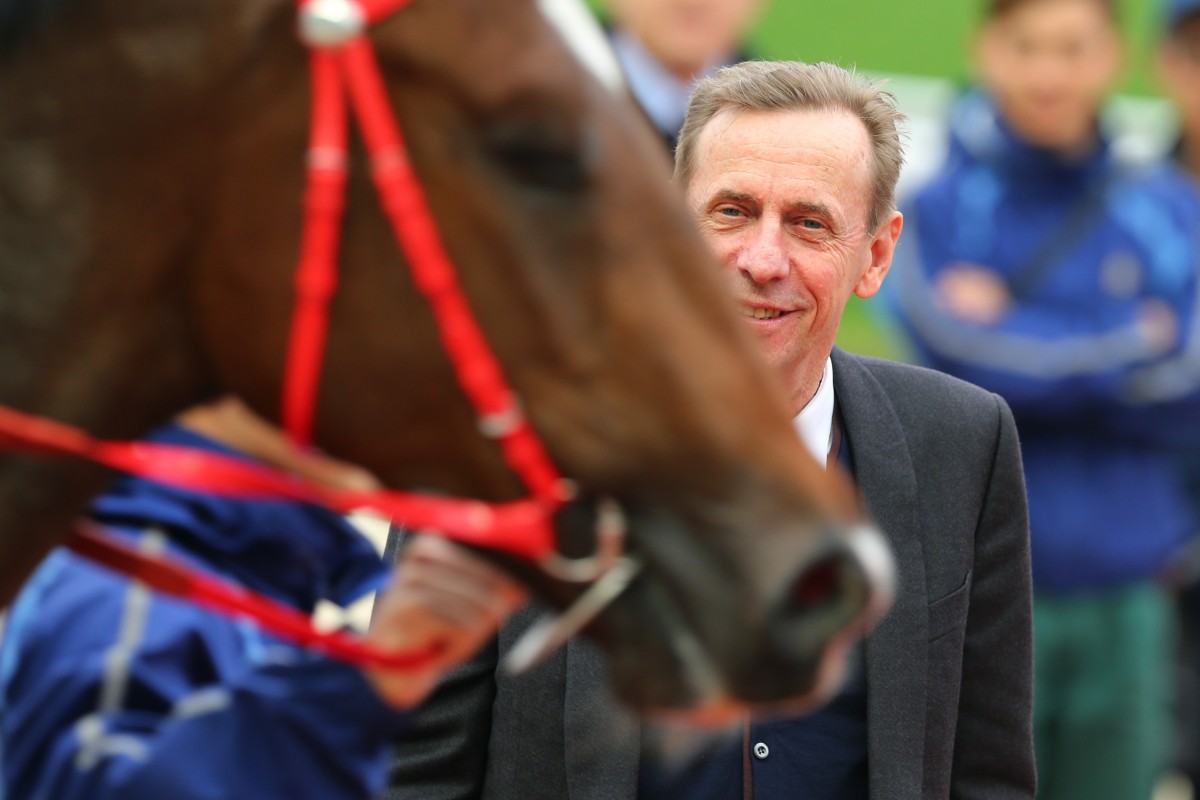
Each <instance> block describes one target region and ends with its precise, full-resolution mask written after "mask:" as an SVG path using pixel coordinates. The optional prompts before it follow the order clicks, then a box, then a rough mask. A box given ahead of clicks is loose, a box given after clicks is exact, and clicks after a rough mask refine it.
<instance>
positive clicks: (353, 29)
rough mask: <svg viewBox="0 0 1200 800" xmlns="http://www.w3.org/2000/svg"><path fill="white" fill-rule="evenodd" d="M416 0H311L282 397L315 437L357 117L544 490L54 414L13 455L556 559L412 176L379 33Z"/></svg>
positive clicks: (262, 612)
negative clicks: (112, 437)
mask: <svg viewBox="0 0 1200 800" xmlns="http://www.w3.org/2000/svg"><path fill="white" fill-rule="evenodd" d="M409 2H411V0H300V2H299V12H300V28H301V35H302V38H303V39H305V40H306V42H307V43H308V44H309V45H310V46H311V56H310V59H311V73H312V93H313V102H312V129H311V137H310V142H309V151H308V169H307V175H308V180H307V188H306V191H305V196H304V228H303V234H302V238H301V245H300V258H299V265H298V266H297V269H296V306H295V311H294V315H293V319H292V329H291V338H290V343H289V347H288V353H287V364H286V370H285V373H284V374H285V377H284V388H283V398H282V418H283V423H284V427H285V429H286V431H287V432H288V434H289V435H290V436H291V438H292V439H293V441H295V442H296V443H297V445H298V446H307V445H308V444H309V442H310V441H311V435H312V427H313V418H314V415H315V408H316V396H317V387H318V384H319V380H320V374H321V363H322V360H323V357H324V351H325V341H326V335H327V332H328V327H329V304H330V301H331V299H332V297H333V293H334V291H335V290H336V286H337V277H338V275H337V257H338V251H339V246H340V240H341V223H342V211H343V208H344V206H345V191H346V171H347V161H348V152H347V140H348V127H349V125H348V122H349V119H348V118H349V115H350V114H351V113H353V114H354V116H355V120H356V123H357V127H358V129H359V130H360V131H361V132H362V136H363V139H364V141H365V144H366V149H367V152H368V153H369V155H370V158H371V167H372V172H373V175H374V180H375V184H376V187H377V189H378V192H379V196H380V201H381V203H382V205H383V209H384V212H385V214H386V216H387V218H388V220H389V222H390V224H391V226H392V229H393V231H394V233H395V236H396V239H397V241H398V243H399V245H400V248H401V250H402V251H403V253H404V255H405V257H406V260H407V262H408V265H409V268H410V270H411V271H412V275H413V278H414V281H415V283H416V285H417V287H418V288H419V290H420V291H421V292H422V294H423V295H424V296H425V297H426V298H427V300H428V301H429V303H430V305H431V307H432V309H433V313H434V316H435V318H436V320H437V324H438V329H439V332H440V335H441V340H442V343H443V345H444V346H445V348H446V351H447V353H448V354H449V356H450V360H451V362H452V363H453V365H454V369H455V373H456V375H457V377H458V381H459V383H460V384H461V386H462V388H463V390H464V391H465V393H466V394H467V396H468V398H469V399H470V401H471V403H472V405H473V406H474V407H475V409H476V412H477V414H478V415H479V420H480V427H481V430H482V431H483V432H484V433H485V434H487V435H488V436H490V437H492V438H494V439H496V440H497V442H498V443H499V445H500V447H501V449H502V451H503V454H504V457H505V459H506V461H507V463H508V464H509V465H510V467H511V468H512V469H513V471H514V472H516V473H517V474H518V475H519V476H520V478H521V480H522V481H523V482H524V484H525V485H526V487H527V488H528V489H529V491H530V496H529V497H528V498H526V499H523V500H518V501H514V502H509V503H503V504H488V503H484V502H482V501H477V500H464V499H454V498H442V497H432V496H427V495H419V494H414V493H409V492H398V491H376V492H347V491H336V490H332V489H328V488H325V487H322V486H319V485H316V484H314V483H311V482H308V481H305V480H303V479H300V478H298V477H295V476H291V475H286V474H284V473H282V472H279V471H275V470H271V469H268V468H266V467H263V466H261V465H257V464H251V463H248V462H245V461H242V460H239V459H235V458H229V457H224V456H221V455H218V454H214V453H211V452H204V451H197V450H191V449H187V448H182V447H174V446H166V445H156V444H146V443H136V442H105V441H98V440H95V439H92V438H91V437H90V436H88V435H87V434H86V433H84V432H82V431H80V430H77V429H75V428H71V427H68V426H66V425H62V424H59V423H56V422H52V421H49V420H46V419H42V418H38V417H33V416H30V415H26V414H23V413H20V412H17V411H13V410H11V409H6V408H3V407H0V447H3V448H4V449H7V450H12V451H20V452H27V453H37V454H44V455H53V456H70V457H79V458H86V459H90V460H92V461H95V462H97V463H100V464H103V465H106V466H109V467H112V468H114V469H117V470H121V471H123V472H128V473H131V474H134V475H138V476H141V477H144V478H148V479H151V480H155V481H161V482H164V483H170V484H174V485H178V486H182V487H184V488H188V489H193V490H196V491H203V492H211V493H214V494H221V495H227V496H232V497H242V498H254V499H268V498H272V499H280V500H289V501H299V502H306V503H316V504H319V505H322V506H325V507H328V508H330V509H333V510H335V511H339V512H349V511H352V510H355V509H362V508H367V509H372V510H374V511H377V512H379V513H381V514H383V515H384V516H386V517H388V518H389V519H391V520H392V521H393V522H395V523H396V524H399V525H403V526H405V527H407V528H410V529H413V530H421V531H424V530H429V531H431V532H435V533H438V534H441V535H444V536H447V537H450V538H453V539H456V540H459V541H462V542H466V543H470V544H474V545H479V546H483V547H487V548H493V549H498V550H504V551H506V552H509V553H512V554H514V555H517V556H520V557H523V558H526V559H530V560H534V561H537V560H542V559H545V558H548V557H550V556H552V555H553V554H554V544H555V538H554V528H553V516H554V513H555V512H556V511H557V510H558V509H559V508H561V507H562V505H563V504H564V503H566V502H568V501H569V500H570V499H571V483H570V482H569V481H567V480H565V479H563V477H562V476H561V475H560V474H559V472H558V469H557V468H556V467H555V465H554V463H553V462H552V461H551V459H550V457H549V455H548V454H547V452H546V449H545V447H544V446H543V444H542V441H541V439H539V438H538V436H537V434H536V433H535V432H534V430H533V429H532V427H530V425H529V423H528V421H527V420H526V419H525V417H524V415H523V414H522V413H521V410H520V405H519V403H518V402H517V399H516V395H515V394H514V392H513V391H512V389H511V388H510V387H509V385H508V383H507V381H506V380H505V378H504V375H503V372H502V370H501V368H500V364H499V362H498V361H497V359H496V357H495V355H494V354H493V353H492V351H491V348H489V347H488V344H487V341H486V339H485V338H484V336H483V333H482V331H481V330H480V328H479V326H478V324H477V323H476V321H475V317H474V315H473V314H472V313H471V310H470V307H469V306H468V304H467V301H466V298H465V296H464V294H463V292H462V288H461V286H460V284H459V282H458V277H457V274H456V272H455V269H454V265H453V263H452V262H451V260H450V258H449V256H448V255H447V253H446V249H445V246H444V245H443V243H442V239H441V236H440V234H439V232H438V228H437V224H436V222H435V220H434V217H433V214H432V212H431V211H430V209H429V204H428V202H427V201H426V198H425V194H424V192H423V190H422V188H421V185H420V182H419V181H418V180H417V177H416V175H415V173H414V172H413V169H412V165H411V163H410V161H409V159H408V153H407V150H406V148H405V145H404V139H403V136H402V134H401V131H400V128H399V126H398V124H397V122H396V119H395V114H394V112H393V110H392V107H391V104H390V102H389V100H388V96H387V91H386V88H385V86H384V82H383V77H382V75H381V73H380V70H379V66H378V64H377V62H376V59H375V53H374V50H373V49H372V46H371V44H370V42H369V40H368V39H367V38H366V36H365V30H366V28H367V27H368V26H369V25H370V24H371V23H374V22H377V21H379V20H381V19H383V18H385V17H387V16H389V15H390V14H392V13H394V12H396V11H398V10H400V9H401V8H403V7H404V6H406V5H408V3H409ZM67 546H68V547H70V548H71V549H73V550H75V551H76V552H78V553H80V554H81V555H84V556H86V557H88V558H91V559H93V560H95V561H97V562H99V563H102V564H105V565H106V566H109V567H111V568H113V569H116V570H118V571H120V572H123V573H126V574H128V575H130V576H131V577H133V578H135V579H137V580H141V581H143V582H145V583H147V584H148V585H150V586H152V587H153V588H155V589H157V590H159V591H163V592H167V593H170V594H173V595H176V596H179V597H184V598H186V599H189V600H192V601H194V602H196V603H199V604H200V605H204V606H206V607H209V608H212V609H216V610H220V611H222V612H224V613H230V614H234V615H239V616H247V617H250V618H253V619H254V620H255V621H257V622H258V623H259V624H260V625H262V627H263V628H264V629H266V630H268V631H270V632H272V633H274V634H276V635H279V636H281V637H284V638H287V639H289V640H291V641H293V642H296V643H298V644H301V645H305V646H310V647H315V648H317V649H320V650H322V651H324V652H326V653H328V654H329V655H330V656H332V657H334V658H338V659H341V660H344V661H347V662H349V663H352V664H356V665H360V666H366V665H372V666H387V667H392V668H402V667H411V666H415V665H417V664H420V663H423V662H424V661H425V660H426V659H428V658H429V657H431V655H432V653H428V652H427V653H415V654H414V653H392V652H381V651H378V650H376V649H374V648H372V647H370V646H369V645H366V644H364V643H362V642H360V641H357V640H354V639H352V638H350V637H347V636H345V635H344V634H323V633H320V632H318V631H316V630H315V629H314V628H313V627H312V624H311V622H310V621H309V619H308V618H307V617H306V616H304V615H303V614H300V613H299V612H297V611H296V610H294V609H291V608H288V607H286V606H282V605H280V604H279V603H277V602H275V601H272V600H269V599H267V598H264V597H261V596H258V595H256V594H255V593H253V592H250V591H248V590H244V589H241V588H238V587H234V586H232V585H230V584H227V583H224V582H221V581H217V580H215V579H213V578H211V577H209V576H205V575H199V574H194V573H192V572H190V571H189V570H187V569H185V568H183V567H180V566H177V565H173V564H169V563H167V562H166V561H164V560H163V559H161V558H159V557H155V556H149V555H146V554H144V553H141V552H139V551H137V550H134V549H132V548H129V547H126V546H124V545H121V544H119V543H117V542H115V541H114V540H112V539H111V538H110V537H105V536H101V535H99V534H97V533H96V531H95V529H94V528H93V527H90V526H81V527H80V528H79V529H77V530H76V531H75V533H74V534H73V535H72V536H71V537H70V538H69V539H68V541H67Z"/></svg>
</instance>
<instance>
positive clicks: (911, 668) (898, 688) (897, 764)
mask: <svg viewBox="0 0 1200 800" xmlns="http://www.w3.org/2000/svg"><path fill="white" fill-rule="evenodd" d="M833 382H834V389H835V391H836V393H837V402H838V407H839V408H840V409H841V413H842V419H843V420H844V422H845V432H846V438H847V440H848V442H849V445H850V454H851V457H852V458H853V462H854V474H855V481H856V483H857V484H858V487H859V490H860V491H861V492H862V494H863V496H864V498H865V499H866V504H867V507H868V508H869V509H870V512H871V515H872V516H873V517H874V518H875V519H876V520H878V521H879V522H880V525H881V526H882V527H883V528H884V532H885V534H886V535H887V537H888V540H889V542H890V543H891V545H892V552H893V554H894V555H895V557H896V571H897V591H896V600H895V603H894V605H893V607H892V610H891V612H890V613H889V614H888V615H887V617H885V618H884V620H883V622H881V623H880V624H879V626H878V627H877V628H876V629H875V631H874V632H873V633H872V634H871V635H870V637H868V639H867V642H866V658H867V718H868V722H867V746H868V752H869V754H868V768H869V771H870V787H871V792H870V796H871V800H891V799H892V798H902V797H919V796H920V794H921V786H922V763H923V754H924V739H925V702H926V701H925V680H926V675H927V663H926V661H927V657H928V651H927V647H926V645H927V642H928V639H929V636H928V627H929V620H928V610H927V609H928V599H927V597H926V590H925V559H924V553H923V551H922V546H921V536H920V530H919V528H918V515H917V510H918V509H917V485H916V474H915V472H914V470H913V463H912V455H911V453H910V451H909V447H908V442H907V440H906V439H905V436H904V431H903V429H902V428H901V426H900V420H899V418H898V417H897V416H896V413H895V410H894V408H893V406H892V404H891V401H890V400H889V399H888V397H887V395H886V394H885V393H884V391H883V387H882V386H880V384H879V382H878V381H876V380H875V378H874V377H873V376H872V375H871V373H870V371H869V370H868V369H867V367H866V366H864V365H863V364H862V363H861V362H860V361H858V360H856V359H855V358H854V357H853V356H851V355H848V354H846V353H844V352H842V351H840V350H834V352H833Z"/></svg>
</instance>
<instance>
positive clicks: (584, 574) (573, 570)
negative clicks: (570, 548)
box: [538, 497, 629, 583]
mask: <svg viewBox="0 0 1200 800" xmlns="http://www.w3.org/2000/svg"><path fill="white" fill-rule="evenodd" d="M628 528H629V525H628V523H627V522H626V520H625V512H624V511H622V510H621V506H620V504H619V503H617V501H615V500H613V499H612V498H609V497H604V498H601V499H600V500H599V501H598V502H597V503H596V552H594V553H592V554H591V555H590V556H585V557H583V558H567V557H566V556H564V555H562V554H561V553H559V552H553V553H550V554H549V555H546V556H544V557H543V558H542V559H541V560H539V561H538V566H540V567H541V568H542V570H543V571H544V572H546V574H548V575H550V576H551V577H553V578H557V579H558V580H560V581H565V582H567V583H593V582H595V581H597V580H599V579H600V577H601V576H603V575H604V574H606V573H607V572H608V571H609V570H610V569H611V568H612V566H613V564H615V563H616V561H617V559H618V558H619V557H620V555H621V552H622V551H623V550H624V549H625V533H626V531H627V530H628Z"/></svg>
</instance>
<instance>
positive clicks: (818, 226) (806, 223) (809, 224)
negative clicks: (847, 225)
mask: <svg viewBox="0 0 1200 800" xmlns="http://www.w3.org/2000/svg"><path fill="white" fill-rule="evenodd" d="M800 227H802V228H805V229H806V230H810V231H823V230H825V226H824V225H823V224H822V223H821V221H820V220H816V219H802V220H800Z"/></svg>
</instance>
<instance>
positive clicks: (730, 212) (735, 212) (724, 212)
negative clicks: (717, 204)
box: [717, 206, 742, 217]
mask: <svg viewBox="0 0 1200 800" xmlns="http://www.w3.org/2000/svg"><path fill="white" fill-rule="evenodd" d="M717 213H718V214H720V215H721V216H722V217H740V216H741V215H742V212H741V210H740V209H736V208H731V207H730V206H723V207H722V208H718V209H717Z"/></svg>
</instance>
